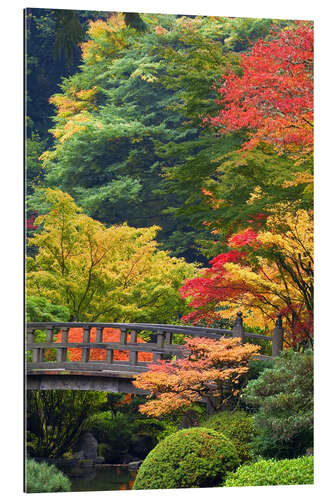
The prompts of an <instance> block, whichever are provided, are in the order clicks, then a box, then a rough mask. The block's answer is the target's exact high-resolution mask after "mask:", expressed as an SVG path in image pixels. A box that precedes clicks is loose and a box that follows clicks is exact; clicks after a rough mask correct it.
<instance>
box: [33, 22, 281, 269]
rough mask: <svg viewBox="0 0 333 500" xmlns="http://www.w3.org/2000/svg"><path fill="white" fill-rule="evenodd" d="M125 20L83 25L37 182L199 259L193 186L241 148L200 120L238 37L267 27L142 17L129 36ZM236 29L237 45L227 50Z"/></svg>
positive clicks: (203, 235) (197, 192) (205, 234)
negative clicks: (156, 228)
mask: <svg viewBox="0 0 333 500" xmlns="http://www.w3.org/2000/svg"><path fill="white" fill-rule="evenodd" d="M133 17H134V18H135V19H136V20H137V21H139V22H140V16H139V17H138V16H137V15H136V14H126V15H125V23H124V20H123V16H121V15H118V16H112V17H111V18H110V19H109V20H108V21H107V22H106V23H104V24H103V23H102V22H99V23H98V27H94V25H92V26H91V27H90V29H89V32H88V35H89V42H88V44H86V45H84V46H83V64H82V66H81V68H80V72H78V73H76V74H75V75H73V76H71V77H69V78H66V79H64V80H63V83H62V85H61V93H58V94H56V95H54V96H53V98H52V99H51V101H52V102H53V103H54V104H55V105H56V106H57V108H58V109H57V114H56V116H55V117H54V128H53V134H54V136H55V147H54V148H52V149H50V150H49V151H48V152H47V153H46V154H45V155H43V161H44V165H45V171H46V180H45V182H46V184H47V185H49V186H56V187H59V188H60V189H62V190H64V191H66V192H68V193H70V194H72V195H73V196H74V197H75V200H76V201H77V202H78V203H79V204H80V205H81V206H82V207H83V209H84V210H85V211H86V213H88V214H89V215H91V216H93V217H95V218H97V219H98V220H101V221H103V222H104V223H113V224H114V223H119V222H123V221H124V220H126V221H127V222H128V223H129V224H130V225H134V226H138V225H147V220H149V222H150V223H158V224H160V225H161V226H162V227H163V230H162V231H161V233H160V235H159V241H161V242H162V243H163V245H164V248H167V249H171V250H172V251H173V253H174V255H181V256H185V257H187V258H188V259H190V260H192V261H193V260H194V259H201V260H202V256H200V253H199V252H198V251H197V247H198V244H197V243H196V240H199V239H201V240H203V241H205V240H210V239H211V235H210V233H209V231H207V229H206V228H205V227H204V226H202V225H201V223H202V221H203V218H202V216H201V215H202V214H201V213H198V214H195V209H197V208H198V209H199V212H200V211H201V209H202V206H203V205H202V204H203V202H204V197H203V194H202V192H201V188H202V187H203V186H204V184H205V183H206V180H207V178H209V176H210V175H213V174H214V172H215V171H216V165H214V164H212V159H214V158H215V159H216V158H219V157H220V156H222V155H223V154H226V153H228V152H230V151H232V150H233V149H234V148H235V147H236V148H238V147H239V145H240V144H241V139H240V138H239V137H238V136H237V135H235V136H231V137H230V138H227V139H226V140H223V141H221V140H220V137H218V136H216V134H215V133H212V132H211V131H210V130H209V129H206V128H204V127H202V118H203V116H205V115H207V114H214V112H216V111H217V104H216V102H215V101H216V95H215V92H214V90H213V85H214V83H215V84H217V83H218V82H219V80H220V77H221V72H222V68H224V67H226V66H227V65H230V66H231V67H232V68H235V69H236V68H237V64H238V63H237V61H238V56H237V54H235V53H234V52H232V51H231V49H232V50H243V49H244V48H247V47H248V42H247V40H246V37H247V36H249V37H250V39H255V38H256V37H258V36H263V35H265V34H267V33H268V29H269V26H271V25H272V21H270V20H258V19H257V20H251V19H248V20H243V23H239V22H236V20H232V19H228V20H226V19H224V18H212V17H201V16H196V17H195V18H194V19H193V18H189V17H186V16H184V17H181V18H180V17H179V16H178V18H177V16H171V15H155V14H153V15H149V14H147V15H144V16H142V21H143V22H144V23H145V30H141V32H138V31H137V26H136V29H133V27H131V26H133V23H131V22H128V21H131V20H132V19H130V18H133ZM238 29H240V30H241V33H242V35H241V37H242V40H243V46H242V47H236V49H235V48H234V47H232V43H231V37H236V38H237V32H238V31H237V30H238ZM227 40H229V41H228V42H226V41H227ZM89 92H91V93H90V94H89ZM163 176H165V178H163ZM169 176H170V185H169V180H167V178H169ZM189 180H190V182H188V181H189ZM193 186H195V189H194V190H193ZM191 191H194V193H191ZM184 201H186V207H185V210H184V211H182V209H181V207H182V206H183V205H184ZM170 207H171V208H170ZM178 211H179V213H181V214H182V215H183V216H184V217H185V219H184V220H180V219H179V220H177V219H175V214H176V213H178ZM198 224H199V225H200V231H199V230H198V227H199V226H198ZM194 225H195V226H194ZM194 227H195V230H194Z"/></svg>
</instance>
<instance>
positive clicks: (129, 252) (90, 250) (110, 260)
mask: <svg viewBox="0 0 333 500" xmlns="http://www.w3.org/2000/svg"><path fill="white" fill-rule="evenodd" d="M44 195H45V201H46V204H47V205H49V207H48V213H47V214H46V215H45V216H39V217H38V218H37V219H36V224H38V225H40V229H39V231H38V232H36V233H35V234H34V237H33V238H31V239H30V241H29V245H33V246H34V247H35V248H36V249H37V254H36V256H35V258H32V257H28V259H27V291H28V293H29V294H30V295H41V296H43V297H44V298H45V299H47V300H48V301H49V302H52V303H53V304H57V305H65V306H66V307H67V308H68V310H69V311H70V320H71V321H96V320H99V321H101V320H102V321H103V320H104V321H111V322H112V321H113V322H131V321H132V322H133V321H136V322H142V323H157V322H158V323H170V322H172V321H173V318H175V317H177V316H178V315H179V314H183V313H184V311H185V309H186V304H185V303H184V301H183V300H182V299H181V298H180V296H179V293H178V289H179V287H180V286H181V283H182V282H183V280H184V279H185V278H186V277H189V276H191V275H193V272H194V270H195V266H194V265H193V264H188V263H186V262H185V261H184V259H177V258H175V257H170V256H169V255H168V254H167V253H166V252H164V251H161V250H159V249H158V246H157V242H156V240H155V236H156V233H157V231H158V229H159V228H158V227H157V226H151V227H144V228H134V227H129V226H128V225H127V224H122V225H114V226H112V227H109V228H107V227H105V226H104V225H103V224H101V223H100V222H97V221H95V220H93V219H91V218H90V217H88V216H86V215H83V214H82V213H81V209H80V208H79V207H78V206H77V205H76V204H75V203H74V201H73V199H72V198H71V197H70V196H69V195H68V194H66V193H62V192H61V191H59V190H52V189H47V190H45V192H44Z"/></svg>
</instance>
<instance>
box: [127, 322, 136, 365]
mask: <svg viewBox="0 0 333 500" xmlns="http://www.w3.org/2000/svg"><path fill="white" fill-rule="evenodd" d="M137 338H138V332H137V331H136V330H131V337H130V343H131V344H136V342H137ZM129 362H130V365H133V366H135V365H136V364H137V362H138V351H130V353H129Z"/></svg>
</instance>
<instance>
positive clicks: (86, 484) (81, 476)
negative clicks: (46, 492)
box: [59, 466, 137, 491]
mask: <svg viewBox="0 0 333 500" xmlns="http://www.w3.org/2000/svg"><path fill="white" fill-rule="evenodd" d="M60 468H61V470H62V471H63V473H64V474H66V476H67V477H68V478H69V480H70V482H71V491H112V490H131V489H132V486H133V484H134V480H135V477H136V474H137V472H136V471H130V470H128V468H127V467H117V466H114V467H105V468H104V467H101V468H100V467H96V468H95V467H93V468H78V467H77V468H68V467H59V469H60Z"/></svg>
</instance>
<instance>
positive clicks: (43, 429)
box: [27, 390, 106, 458]
mask: <svg viewBox="0 0 333 500" xmlns="http://www.w3.org/2000/svg"><path fill="white" fill-rule="evenodd" d="M105 402H106V393H104V392H94V391H72V390H48V391H28V392H27V431H29V433H32V434H33V435H34V436H36V437H37V439H38V441H36V439H35V438H34V441H33V447H30V453H31V455H33V456H38V457H45V458H53V457H60V456H61V455H62V454H63V453H65V452H67V451H69V450H70V449H72V447H73V446H74V444H75V442H76V441H77V439H78V438H79V436H80V434H81V432H82V431H83V429H84V428H85V424H86V420H87V419H88V418H89V417H90V416H91V415H92V414H94V413H96V411H98V410H99V409H101V408H102V407H103V405H104V404H105ZM28 439H29V441H31V435H30V434H28Z"/></svg>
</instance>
